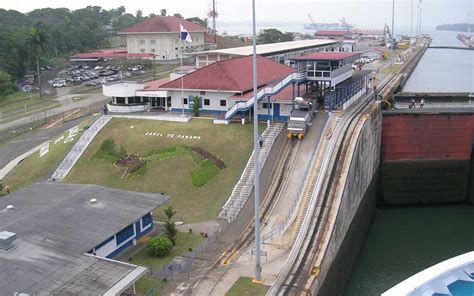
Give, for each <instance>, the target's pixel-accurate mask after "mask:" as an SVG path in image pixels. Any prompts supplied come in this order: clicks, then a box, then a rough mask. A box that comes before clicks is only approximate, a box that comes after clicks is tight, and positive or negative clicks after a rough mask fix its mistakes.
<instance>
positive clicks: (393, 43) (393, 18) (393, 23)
mask: <svg viewBox="0 0 474 296" xmlns="http://www.w3.org/2000/svg"><path fill="white" fill-rule="evenodd" d="M394 26H395V0H392V42H391V45H392V51H393V50H394V49H395V30H394V28H393V27H394Z"/></svg>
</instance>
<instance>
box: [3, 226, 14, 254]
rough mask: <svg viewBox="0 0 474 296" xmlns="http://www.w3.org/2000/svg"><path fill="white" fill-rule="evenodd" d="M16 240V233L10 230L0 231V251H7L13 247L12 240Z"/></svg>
mask: <svg viewBox="0 0 474 296" xmlns="http://www.w3.org/2000/svg"><path fill="white" fill-rule="evenodd" d="M15 240H16V233H14V232H10V231H2V232H0V251H3V252H8V251H10V250H12V249H13V248H15V246H14V245H13V241H15Z"/></svg>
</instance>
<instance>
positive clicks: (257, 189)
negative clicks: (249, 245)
mask: <svg viewBox="0 0 474 296" xmlns="http://www.w3.org/2000/svg"><path fill="white" fill-rule="evenodd" d="M252 37H253V42H252V48H253V55H252V64H253V67H252V68H253V147H254V148H253V149H254V166H253V169H254V175H255V279H254V281H256V282H261V281H262V267H261V266H260V184H259V178H260V176H259V172H260V165H259V163H258V155H259V151H258V149H259V143H258V138H259V134H258V101H257V32H256V25H255V0H252Z"/></svg>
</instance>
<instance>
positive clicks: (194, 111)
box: [193, 96, 199, 117]
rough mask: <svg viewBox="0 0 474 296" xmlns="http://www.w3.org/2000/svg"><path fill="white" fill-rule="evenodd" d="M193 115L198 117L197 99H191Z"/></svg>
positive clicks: (196, 97)
mask: <svg viewBox="0 0 474 296" xmlns="http://www.w3.org/2000/svg"><path fill="white" fill-rule="evenodd" d="M193 115H194V116H196V117H199V97H198V96H194V97H193Z"/></svg>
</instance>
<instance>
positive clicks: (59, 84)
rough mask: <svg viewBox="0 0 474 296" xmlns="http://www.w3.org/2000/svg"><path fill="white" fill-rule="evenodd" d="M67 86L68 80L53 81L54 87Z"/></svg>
mask: <svg viewBox="0 0 474 296" xmlns="http://www.w3.org/2000/svg"><path fill="white" fill-rule="evenodd" d="M65 86H66V80H59V81H55V82H54V83H53V87H54V88H57V87H65Z"/></svg>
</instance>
